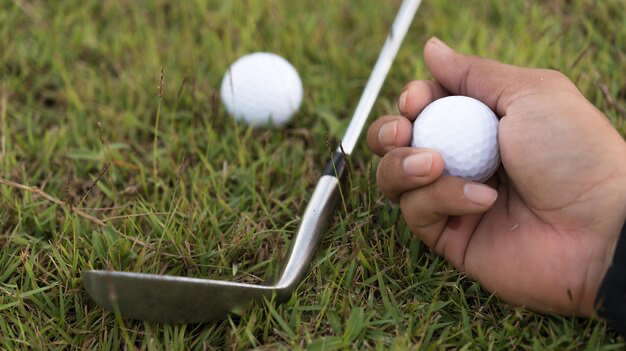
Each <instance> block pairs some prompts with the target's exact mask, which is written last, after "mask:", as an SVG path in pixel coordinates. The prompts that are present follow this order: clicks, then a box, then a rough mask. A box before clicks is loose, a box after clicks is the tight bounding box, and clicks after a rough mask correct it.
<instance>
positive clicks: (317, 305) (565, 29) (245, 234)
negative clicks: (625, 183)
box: [0, 0, 626, 350]
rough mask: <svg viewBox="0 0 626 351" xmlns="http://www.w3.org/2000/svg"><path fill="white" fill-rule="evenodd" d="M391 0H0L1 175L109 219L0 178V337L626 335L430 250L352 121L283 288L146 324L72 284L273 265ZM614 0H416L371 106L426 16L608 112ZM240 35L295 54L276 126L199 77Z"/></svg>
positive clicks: (86, 344)
mask: <svg viewBox="0 0 626 351" xmlns="http://www.w3.org/2000/svg"><path fill="white" fill-rule="evenodd" d="M398 5H399V1H398V0H395V1H379V0H362V1H357V0H353V1H343V2H341V3H339V2H335V1H322V2H318V1H313V0H309V1H289V0H272V1H261V0H258V1H245V2H244V1H203V0H196V1H169V2H166V1H156V0H155V1H79V0H63V1H56V2H54V4H52V3H49V2H46V1H41V0H32V1H22V0H13V1H9V0H0V177H1V178H4V179H10V180H12V181H15V182H19V183H22V184H27V185H32V186H38V187H41V188H43V189H44V190H45V191H46V192H47V193H49V194H51V195H53V196H55V197H57V198H59V199H61V200H65V199H69V200H70V201H71V202H72V203H73V204H74V205H79V204H80V203H81V199H82V198H83V197H85V199H84V202H83V203H82V204H81V205H80V206H81V207H83V208H86V209H87V210H86V211H87V212H88V213H90V214H91V215H93V216H96V217H97V218H100V219H102V220H105V221H106V223H107V227H105V228H102V227H99V226H97V225H95V224H94V223H92V222H89V221H86V220H83V219H81V218H79V217H77V216H76V215H74V214H72V213H71V212H70V211H68V209H67V208H66V207H60V206H57V205H54V204H52V203H51V202H49V201H47V200H45V199H43V198H42V197H41V196H37V195H36V194H33V193H28V192H23V191H21V190H18V189H15V188H12V187H7V186H2V185H0V349H16V348H17V349H33V348H34V349H103V350H109V349H118V348H120V347H124V348H127V349H130V348H133V347H136V348H138V349H146V350H153V349H194V350H202V349H223V348H227V349H230V348H237V349H245V348H254V347H265V348H268V349H274V348H301V347H302V348H310V349H313V350H322V349H323V350H332V349H350V348H355V349H360V348H364V349H367V348H379V349H388V348H396V349H407V348H418V347H422V348H424V349H440V348H454V349H493V350H508V349H511V348H519V349H558V350H563V349H572V350H574V349H576V350H578V349H589V350H595V349H603V350H611V349H621V348H623V347H624V340H623V339H622V338H621V337H617V335H616V334H615V333H613V332H611V331H610V330H608V329H607V328H606V327H605V326H604V324H603V323H600V322H597V321H591V320H585V319H574V318H565V317H557V316H546V315H540V314H536V313H533V312H530V311H528V310H525V309H523V308H515V307H511V306H508V305H506V304H504V303H501V302H500V301H498V300H497V298H496V297H494V296H491V295H490V294H489V293H488V292H486V291H485V290H483V289H482V288H481V287H480V286H479V285H478V284H476V283H473V282H471V281H468V280H466V279H465V278H464V277H463V276H462V275H461V274H458V273H456V272H455V271H454V270H453V269H452V268H451V266H450V265H448V264H447V263H445V262H444V261H443V260H442V259H440V258H438V257H437V256H435V255H433V254H432V253H431V252H430V251H429V250H428V249H427V248H426V247H425V246H424V245H422V244H421V243H420V242H419V241H418V240H417V239H416V238H414V237H413V235H412V234H411V233H410V231H409V230H408V229H407V227H406V226H405V224H404V223H403V220H402V218H401V216H400V213H399V210H398V208H397V207H395V206H393V205H391V204H389V203H388V202H387V201H385V200H384V199H383V198H382V196H381V195H380V193H379V192H378V191H377V190H376V187H375V178H374V170H375V169H376V164H377V162H378V160H377V158H375V157H373V156H372V154H371V153H370V152H369V151H368V150H367V148H366V146H365V145H364V143H360V145H359V147H358V148H357V150H356V152H355V154H354V156H353V157H352V158H351V172H350V179H349V182H346V184H347V186H346V187H344V194H345V195H346V196H345V206H339V207H338V209H337V211H336V214H335V219H334V222H333V224H332V225H331V228H330V229H329V230H328V232H327V233H326V235H325V238H324V241H323V243H322V245H321V247H320V249H319V253H318V256H317V258H316V259H315V260H314V263H313V266H312V269H311V271H310V273H309V274H308V276H307V277H306V279H305V280H304V282H303V283H302V284H301V286H300V287H299V289H298V290H297V292H296V293H295V294H294V295H293V296H292V297H291V299H290V300H289V301H288V302H287V303H285V304H283V305H280V306H274V305H272V304H263V303H261V304H256V305H252V306H251V307H249V308H248V309H246V310H245V311H243V315H242V316H241V318H234V319H231V320H227V321H223V322H219V323H206V324H195V325H162V324H154V323H144V322H140V321H132V320H116V318H115V316H114V315H113V314H112V313H109V312H107V311H104V310H103V309H101V308H100V307H98V306H97V305H96V304H95V303H94V302H93V301H92V300H90V298H89V297H88V296H87V295H86V293H85V291H84V289H83V285H82V282H81V278H80V271H81V270H83V269H90V268H98V269H106V268H113V269H117V270H125V271H134V272H146V273H163V274H169V275H183V276H193V277H214V278H221V279H233V280H238V281H247V282H255V283H256V282H260V281H262V280H263V279H265V278H269V277H270V276H271V275H272V272H274V271H275V270H277V269H278V267H279V264H280V258H281V257H282V256H283V255H284V254H285V252H286V250H287V248H288V245H289V242H290V240H291V236H292V234H293V232H294V230H295V229H296V227H297V225H298V221H299V219H300V217H301V215H302V213H303V211H304V208H305V206H306V203H307V201H308V198H309V196H310V193H311V191H312V187H313V185H314V184H315V181H316V180H317V177H318V176H319V174H320V172H321V168H322V166H323V165H324V164H325V163H326V161H327V159H328V154H329V148H328V146H327V145H328V143H329V142H330V144H331V145H334V144H335V143H336V142H337V141H338V140H339V138H340V137H341V135H342V132H343V130H344V128H345V127H346V125H347V122H348V121H349V118H350V116H351V112H352V111H353V109H354V107H355V105H356V103H357V100H358V98H359V96H360V94H361V92H362V89H363V87H364V85H365V82H366V80H367V77H368V75H369V73H370V71H371V68H372V67H373V64H374V62H375V59H376V57H377V55H378V51H379V49H380V47H381V45H382V42H383V40H384V38H385V36H386V33H387V30H388V27H389V26H390V24H391V22H392V20H393V17H394V16H395V12H396V9H397V7H398ZM625 12H626V6H625V5H624V2H623V1H620V0H611V1H602V2H600V1H597V2H596V1H592V0H589V1H578V0H574V1H565V0H563V1H556V0H555V1H543V2H539V1H537V2H531V1H498V0H490V1H477V0H476V1H440V0H426V1H425V2H424V4H423V5H422V8H421V9H420V11H419V12H418V14H417V17H416V20H415V21H414V24H413V26H412V29H411V31H410V33H409V35H408V37H407V39H406V41H405V43H404V45H403V48H402V49H401V51H400V53H399V55H398V57H397V59H396V62H395V64H394V67H393V69H392V70H391V72H390V74H389V76H388V79H387V81H386V83H385V86H384V88H383V91H382V92H381V95H380V97H379V99H378V101H377V103H376V106H375V109H374V112H373V113H372V117H373V116H376V115H380V114H386V113H395V112H396V107H395V99H396V97H397V95H398V94H399V92H400V91H401V89H402V86H403V85H404V84H405V83H406V82H407V81H409V80H411V79H416V78H423V77H428V72H427V70H426V68H425V66H424V63H423V60H422V46H423V43H424V42H425V41H426V40H427V39H428V38H429V37H430V36H433V35H436V36H438V37H440V38H442V39H444V40H446V41H447V42H448V43H450V44H451V45H452V46H454V47H456V48H458V49H460V50H461V51H463V52H467V53H473V54H478V55H483V56H488V57H491V58H495V59H498V60H501V61H504V62H508V63H513V64H519V65H525V66H534V67H550V68H555V69H559V70H562V71H563V72H564V73H566V74H567V75H568V76H569V77H570V78H571V79H572V80H574V81H575V82H576V83H577V85H578V86H579V88H580V89H581V91H582V92H583V93H584V94H585V96H587V97H588V98H589V99H590V101H592V102H593V103H594V104H595V105H596V106H597V107H598V108H599V109H600V110H601V111H603V112H604V113H605V114H606V115H607V116H608V117H609V119H611V121H612V122H613V123H614V124H615V125H616V127H617V128H618V129H619V130H620V131H621V133H622V134H624V133H625V132H626V127H625V124H624V119H623V117H624V109H625V108H626V75H625V74H624V67H626V55H625V54H624V53H625V52H626V22H624V20H623V14H624V13H625ZM252 51H272V52H276V53H279V54H281V55H283V56H284V57H286V58H287V59H288V60H290V61H291V62H292V63H293V64H294V65H295V66H296V67H297V68H298V70H299V72H300V74H301V76H302V79H303V81H304V86H305V99H304V104H303V106H302V110H301V112H300V113H299V114H298V115H297V117H296V118H295V120H294V122H293V123H292V124H291V125H290V126H289V127H288V128H286V129H281V130H273V131H265V130H252V129H249V128H247V127H246V126H244V125H238V124H236V123H234V122H233V121H232V120H231V119H230V118H229V117H228V116H226V115H225V113H224V111H223V109H222V107H221V106H220V103H219V99H218V98H217V99H216V95H215V94H216V93H217V91H218V89H219V84H220V82H221V78H222V74H223V73H224V71H225V70H226V68H227V67H228V65H229V64H230V63H231V62H232V61H234V60H235V59H236V58H237V57H239V56H240V55H243V54H245V53H248V52H252ZM161 67H163V68H164V80H163V92H162V97H161V98H160V97H159V80H160V75H161ZM157 111H158V112H157ZM157 114H158V115H159V123H158V126H157V125H156V120H157ZM620 116H621V117H620ZM98 123H100V126H101V127H99V126H98ZM155 128H158V129H157V130H158V136H157V135H155V133H154V132H155ZM327 139H328V140H327ZM155 142H156V144H155ZM155 145H156V147H155ZM109 163H110V168H109V169H108V171H107V172H106V173H105V174H104V176H103V177H101V179H100V181H99V182H98V183H97V185H96V186H95V187H94V188H93V190H92V191H91V192H90V193H88V194H87V190H88V188H89V187H90V185H91V184H92V183H93V182H94V180H95V179H96V178H97V176H98V173H99V172H100V170H101V169H103V167H105V165H106V164H109Z"/></svg>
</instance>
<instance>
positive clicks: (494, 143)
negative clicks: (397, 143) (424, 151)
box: [411, 96, 500, 182]
mask: <svg viewBox="0 0 626 351" xmlns="http://www.w3.org/2000/svg"><path fill="white" fill-rule="evenodd" d="M411 145H412V146H413V147H420V148H429V149H434V150H437V151H438V152H439V154H441V156H442V157H443V160H444V162H445V168H444V171H443V174H444V175H451V176H455V177H461V178H464V179H467V180H472V181H476V182H484V181H486V180H487V179H489V177H491V176H492V175H493V173H494V172H495V171H496V169H497V168H498V166H499V165H500V152H499V149H498V118H497V117H496V115H495V113H493V111H491V109H490V108H489V107H487V105H485V104H483V103H482V102H480V101H478V100H476V99H472V98H470V97H466V96H449V97H445V98H443V99H439V100H436V101H434V102H433V103H431V104H430V105H428V106H426V108H425V109H424V110H423V111H422V113H420V114H419V116H418V117H417V119H416V120H415V123H414V124H413V141H412V143H411Z"/></svg>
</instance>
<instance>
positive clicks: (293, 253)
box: [276, 153, 345, 301]
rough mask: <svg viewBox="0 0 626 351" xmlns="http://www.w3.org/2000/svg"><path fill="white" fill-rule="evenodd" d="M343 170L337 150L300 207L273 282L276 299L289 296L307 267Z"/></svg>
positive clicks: (343, 163)
mask: <svg viewBox="0 0 626 351" xmlns="http://www.w3.org/2000/svg"><path fill="white" fill-rule="evenodd" d="M344 173H345V156H344V155H342V154H341V153H335V154H334V155H333V157H332V159H331V160H330V161H329V162H328V165H327V166H326V169H325V170H324V173H323V174H322V177H321V178H320V180H319V181H318V182H317V186H316V187H315V190H314V191H313V195H312V196H311V201H310V202H309V204H308V205H307V207H306V210H305V211H304V216H303V218H302V222H301V224H300V227H299V228H298V231H297V232H296V236H295V238H294V241H293V244H292V246H291V249H290V252H289V257H288V259H287V261H286V262H287V263H286V264H285V266H284V268H283V270H282V273H281V276H280V279H279V281H278V283H277V284H276V285H277V287H276V292H277V298H278V299H279V300H283V301H284V300H286V299H289V297H290V296H291V293H292V292H293V290H295V288H296V287H297V286H298V284H299V283H300V281H301V280H302V279H303V278H304V275H305V274H306V272H307V271H308V268H309V264H310V263H311V260H312V259H313V256H314V255H315V252H316V249H317V247H318V246H319V243H320V242H321V239H322V235H323V233H324V231H325V230H326V228H327V227H328V224H329V222H330V219H331V218H332V216H333V212H334V209H335V205H336V204H337V199H338V197H339V186H340V184H339V178H341V176H342V175H343V174H344ZM338 176H339V178H338Z"/></svg>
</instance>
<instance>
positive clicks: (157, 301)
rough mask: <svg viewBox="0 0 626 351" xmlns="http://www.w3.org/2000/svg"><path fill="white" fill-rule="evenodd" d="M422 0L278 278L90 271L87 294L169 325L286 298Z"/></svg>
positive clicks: (407, 6)
mask: <svg viewBox="0 0 626 351" xmlns="http://www.w3.org/2000/svg"><path fill="white" fill-rule="evenodd" d="M420 3H421V0H404V1H403V2H402V5H401V6H400V9H399V10H398V14H397V16H396V19H395V21H394V23H393V25H392V27H391V30H390V32H389V34H388V36H387V39H386V41H385V44H384V46H383V48H382V50H381V52H380V55H379V57H378V60H377V62H376V65H375V66H374V70H373V71H372V73H371V76H370V78H369V80H368V82H367V85H366V87H365V90H364V91H363V95H362V96H361V99H360V101H359V104H358V105H357V107H356V110H355V112H354V115H353V117H352V120H351V122H350V125H349V126H348V129H347V130H346V133H345V135H344V137H343V139H342V141H341V144H340V146H339V147H338V148H337V150H336V151H335V152H334V154H333V156H332V158H331V160H330V161H329V162H328V164H327V166H326V168H325V170H324V172H323V173H322V176H321V178H320V179H319V181H318V183H317V186H316V187H315V190H314V192H313V195H312V197H311V200H310V202H309V204H308V206H307V208H306V210H305V212H304V216H303V218H302V222H301V224H300V227H299V228H298V231H297V233H296V236H295V238H294V240H293V244H292V247H291V250H290V253H289V255H288V258H287V259H286V262H285V263H284V266H283V267H284V268H283V270H282V273H281V275H280V278H279V279H278V280H277V282H275V283H273V284H272V283H267V285H254V284H245V283H236V282H228V281H220V280H209V279H200V278H187V277H175V276H164V275H156V274H143V273H130V272H114V271H98V270H88V271H83V273H82V278H83V283H84V285H85V288H86V290H87V292H88V293H89V295H90V296H91V297H92V298H93V299H94V300H95V301H96V302H97V303H98V304H99V305H101V306H103V307H105V308H107V309H109V310H115V311H119V313H120V314H121V315H122V316H123V317H126V318H133V319H141V320H148V321H155V322H165V323H196V322H203V321H211V320H219V319H224V318H227V316H228V315H229V314H230V313H231V312H232V311H234V310H236V309H237V308H240V307H242V306H245V305H246V304H248V303H249V302H251V301H257V300H261V299H263V298H268V299H270V298H271V297H272V295H274V294H275V297H276V301H277V302H283V301H285V300H287V299H288V298H289V297H290V296H291V294H292V292H293V291H294V290H295V289H296V288H297V287H298V285H299V283H300V282H301V280H302V279H303V278H304V275H305V274H306V272H307V269H308V266H309V264H310V262H311V260H312V259H313V257H314V255H315V251H316V249H317V246H318V244H319V242H320V241H321V238H322V234H323V232H324V231H325V229H326V227H327V225H328V223H329V222H330V219H331V218H332V213H333V210H334V208H335V205H336V203H337V199H338V195H339V186H340V184H339V180H340V179H341V178H342V176H343V174H344V172H345V159H346V158H345V156H346V155H350V154H351V153H352V152H353V151H354V148H355V146H356V144H357V141H358V138H359V136H360V135H361V132H362V130H363V127H364V126H365V123H366V121H367V117H368V115H369V114H370V112H371V110H372V107H373V105H374V102H375V100H376V98H377V96H378V93H379V92H380V89H381V87H382V85H383V82H384V81H385V78H386V76H387V73H388V72H389V69H390V67H391V64H392V62H393V60H394V58H395V56H396V53H397V52H398V49H399V48H400V45H401V43H402V40H403V39H404V36H405V35H406V33H407V31H408V29H409V26H410V24H411V22H412V20H413V17H414V16H415V13H416V12H417V9H418V7H419V5H420Z"/></svg>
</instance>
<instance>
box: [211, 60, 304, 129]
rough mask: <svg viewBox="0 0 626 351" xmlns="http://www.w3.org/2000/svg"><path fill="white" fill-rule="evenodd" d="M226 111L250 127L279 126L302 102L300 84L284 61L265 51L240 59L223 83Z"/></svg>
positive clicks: (290, 66) (225, 76) (290, 67)
mask: <svg viewBox="0 0 626 351" xmlns="http://www.w3.org/2000/svg"><path fill="white" fill-rule="evenodd" d="M220 95H221V98H222V102H223V103H224V107H225V108H226V111H227V112H228V113H229V114H230V115H231V116H232V117H234V118H236V119H238V120H242V121H245V122H246V123H248V124H251V125H253V126H270V125H273V126H282V125H285V124H286V123H287V122H289V120H290V119H291V117H293V115H294V114H295V113H296V112H297V111H298V109H299V108H300V104H301V103H302V81H301V80H300V76H299V75H298V72H297V71H296V69H295V68H294V67H293V66H292V65H291V64H290V63H289V62H288V61H287V60H285V59H284V58H282V57H280V56H278V55H275V54H271V53H265V52H258V53H253V54H249V55H245V56H242V57H241V58H239V59H238V60H237V61H235V62H234V63H233V64H232V65H231V66H230V68H229V69H228V71H226V74H225V75H224V79H223V80H222V86H221V89H220Z"/></svg>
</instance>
